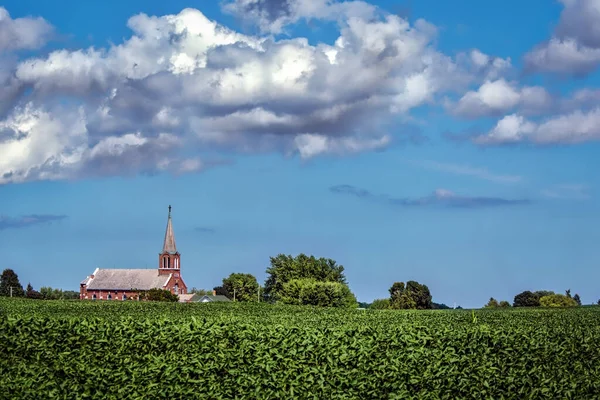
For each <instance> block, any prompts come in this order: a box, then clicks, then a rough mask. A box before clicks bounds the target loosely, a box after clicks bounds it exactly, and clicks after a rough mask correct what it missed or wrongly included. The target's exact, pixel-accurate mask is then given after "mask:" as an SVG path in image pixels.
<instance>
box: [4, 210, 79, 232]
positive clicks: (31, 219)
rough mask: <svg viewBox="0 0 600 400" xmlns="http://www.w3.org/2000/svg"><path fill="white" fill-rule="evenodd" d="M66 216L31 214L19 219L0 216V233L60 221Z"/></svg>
mask: <svg viewBox="0 0 600 400" xmlns="http://www.w3.org/2000/svg"><path fill="white" fill-rule="evenodd" d="M65 218H67V216H66V215H51V214H31V215H23V216H21V217H7V216H2V215H0V231H1V230H5V229H16V228H27V227H31V226H35V225H42V224H47V223H51V222H55V221H61V220H63V219H65Z"/></svg>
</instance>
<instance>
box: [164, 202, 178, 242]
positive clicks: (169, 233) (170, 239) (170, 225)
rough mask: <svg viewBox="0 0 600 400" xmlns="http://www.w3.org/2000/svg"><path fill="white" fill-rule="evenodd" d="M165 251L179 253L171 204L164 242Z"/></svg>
mask: <svg viewBox="0 0 600 400" xmlns="http://www.w3.org/2000/svg"><path fill="white" fill-rule="evenodd" d="M162 252H163V253H171V254H174V253H177V246H176V245H175V233H173V223H172V222H171V206H169V219H168V220H167V230H166V231H165V242H164V244H163V250H162Z"/></svg>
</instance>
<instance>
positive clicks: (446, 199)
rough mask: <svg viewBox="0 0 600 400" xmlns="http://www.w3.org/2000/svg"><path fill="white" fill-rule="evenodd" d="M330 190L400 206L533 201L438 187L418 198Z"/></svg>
mask: <svg viewBox="0 0 600 400" xmlns="http://www.w3.org/2000/svg"><path fill="white" fill-rule="evenodd" d="M329 190H330V191H331V192H332V193H336V194H343V195H348V196H354V197H358V198H361V199H364V200H369V201H373V202H376V203H382V204H387V205H392V206H399V207H442V208H462V209H478V208H488V207H499V206H517V205H527V204H530V203H531V201H530V200H528V199H505V198H501V197H480V196H461V195H458V194H455V193H453V192H451V191H449V190H445V189H437V190H435V191H434V192H433V193H431V194H429V195H427V196H423V197H418V198H408V197H392V196H389V195H385V194H374V193H371V192H370V191H368V190H366V189H362V188H358V187H355V186H352V185H336V186H331V187H330V188H329Z"/></svg>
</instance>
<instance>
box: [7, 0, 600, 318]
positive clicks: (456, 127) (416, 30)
mask: <svg viewBox="0 0 600 400" xmlns="http://www.w3.org/2000/svg"><path fill="white" fill-rule="evenodd" d="M392 3H393V4H399V5H393V4H392ZM3 7H4V8H0V86H2V87H3V89H2V90H1V91H0V252H1V253H2V254H3V262H2V268H13V269H14V270H15V271H16V272H17V273H18V274H19V277H20V279H21V282H22V283H23V284H26V283H27V282H31V283H32V285H33V286H34V287H36V288H39V287H40V286H52V287H60V288H63V289H74V290H77V288H78V284H79V282H80V281H81V280H82V279H83V278H85V276H87V275H89V274H90V273H92V272H93V270H94V269H95V268H96V267H103V268H153V267H155V266H156V265H157V262H158V252H159V251H160V249H161V245H162V239H163V235H164V229H165V226H166V217H167V206H168V205H169V204H170V205H172V206H173V224H174V229H175V235H176V239H177V245H178V249H179V251H180V252H181V254H182V273H183V274H184V278H185V280H186V283H187V285H188V286H189V287H192V286H195V287H198V288H212V287H213V286H216V285H218V284H219V283H220V281H221V279H222V278H224V277H226V276H227V275H228V274H230V273H231V272H249V273H252V274H254V275H255V276H256V277H257V278H258V279H259V281H261V282H263V281H264V279H265V278H266V276H265V269H266V267H267V266H268V264H269V257H270V256H275V255H277V254H279V253H286V254H294V255H295V254H298V253H301V252H303V253H306V254H314V255H315V256H323V257H329V258H333V259H335V260H336V261H338V263H340V264H342V265H344V267H345V269H346V276H347V278H348V282H349V284H350V287H351V289H352V290H353V292H354V293H355V294H356V295H357V297H358V299H359V300H360V301H371V300H373V299H375V298H383V297H387V296H388V295H389V293H388V289H389V287H390V286H391V285H392V283H393V282H395V281H406V280H411V279H413V280H417V281H419V282H422V283H425V284H427V285H428V286H429V288H430V290H431V292H432V295H433V298H434V301H437V302H443V303H446V304H449V305H452V304H454V303H455V302H456V303H457V304H459V305H462V306H463V307H479V306H481V305H483V304H485V303H486V302H487V300H488V299H489V298H490V297H492V296H493V297H495V298H497V299H498V300H509V301H512V299H513V297H514V295H515V294H517V293H519V292H521V291H523V290H541V289H546V290H554V291H557V292H561V293H562V292H564V290H566V289H569V288H570V289H571V291H572V293H579V294H580V296H581V298H582V301H583V302H584V303H587V304H589V303H592V302H596V300H598V298H600V289H598V285H597V282H598V280H599V278H600V270H599V269H598V267H597V260H598V259H599V256H600V250H599V248H598V246H597V245H596V244H597V243H598V241H599V240H600V230H599V229H598V226H599V222H600V217H598V216H599V215H600V213H599V211H600V203H599V202H598V200H597V199H598V188H597V187H598V178H597V176H598V174H597V171H598V169H599V167H600V161H599V157H598V155H599V154H600V146H599V144H598V139H600V89H599V88H598V85H599V77H600V73H599V72H598V67H599V66H600V31H599V30H598V29H597V26H600V1H597V0H562V1H555V2H553V1H547V0H543V1H542V0H535V1H534V0H532V1H528V2H526V4H525V5H523V3H522V2H517V1H512V0H511V1H503V2H498V1H495V2H492V1H490V2H480V1H471V0H463V1H458V2H439V1H433V0H427V1H418V2H417V1H405V2H383V1H382V2H375V1H372V2H360V1H347V2H336V1H333V0H330V1H326V0H320V1H307V0H288V1H287V2H282V1H274V0H268V1H267V0H228V1H222V2H220V3H217V2H215V3H212V2H189V1H180V0H175V1H170V2H155V1H144V2H142V1H138V0H135V1H127V2H123V1H121V2H116V1H106V2H81V1H72V0H65V1H63V2H61V6H60V7H56V5H53V4H50V3H48V2H43V1H39V0H19V1H13V0H8V1H5V2H4V3H3Z"/></svg>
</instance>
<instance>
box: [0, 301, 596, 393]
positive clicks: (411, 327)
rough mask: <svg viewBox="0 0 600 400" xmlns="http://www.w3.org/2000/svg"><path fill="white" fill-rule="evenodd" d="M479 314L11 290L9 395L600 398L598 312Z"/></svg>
mask: <svg viewBox="0 0 600 400" xmlns="http://www.w3.org/2000/svg"><path fill="white" fill-rule="evenodd" d="M471 313H472V312H471V311H456V310H450V311H446V310H443V311H442V310H440V311H431V312H422V311H413V310H409V311H395V310H388V311H370V310H366V311H356V310H351V309H336V308H318V307H295V306H282V305H268V304H264V303H259V304H257V303H237V302H236V303H212V304H210V305H207V304H202V303H191V304H182V303H154V302H137V301H133V302H126V301H115V302H92V301H89V302H86V301H56V302H41V301H32V300H28V299H6V298H4V299H0V343H2V347H1V348H2V350H1V354H2V356H1V357H0V370H1V371H2V374H0V398H14V399H38V398H39V399H53V398H54V399H64V398H70V399H71V398H72V399H77V398H81V399H83V398H85V399H116V398H118V399H121V398H122V399H139V398H211V399H235V398H238V399H242V398H248V399H293V398H318V399H332V400H333V399H335V400H337V399H597V398H598V393H600V363H598V362H596V360H598V359H599V358H600V347H599V346H598V345H597V343H598V342H599V341H600V330H599V329H598V320H599V319H600V307H589V308H587V307H576V308H572V309H523V308H521V309H514V310H510V311H507V310H500V309H497V310H478V311H475V312H474V315H475V316H476V322H473V320H474V318H473V317H472V314H471ZM167 383H168V384H167Z"/></svg>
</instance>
